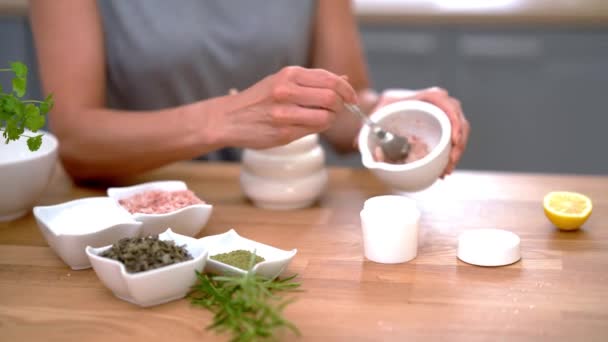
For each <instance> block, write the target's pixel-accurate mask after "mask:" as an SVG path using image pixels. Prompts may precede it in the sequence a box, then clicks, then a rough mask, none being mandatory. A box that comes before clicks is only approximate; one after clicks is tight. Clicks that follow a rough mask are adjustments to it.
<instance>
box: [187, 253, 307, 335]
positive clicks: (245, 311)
mask: <svg viewBox="0 0 608 342" xmlns="http://www.w3.org/2000/svg"><path fill="white" fill-rule="evenodd" d="M252 263H253V259H252ZM249 269H250V270H251V268H249ZM197 277H198V282H197V284H196V285H194V286H193V288H192V291H191V292H190V294H189V295H188V296H189V298H190V300H191V302H192V304H194V305H196V306H201V307H203V308H206V309H208V310H209V311H211V312H212V313H213V314H214V316H213V322H212V323H211V324H209V325H208V326H207V329H209V330H214V331H216V332H218V333H224V332H229V333H231V334H232V339H231V341H257V340H260V339H272V338H273V336H274V332H275V331H276V330H277V329H280V328H288V329H290V330H291V331H293V332H294V333H295V334H296V335H300V332H299V331H298V328H297V327H296V326H295V325H294V324H293V323H291V322H290V321H288V320H287V319H286V318H284V317H283V309H284V308H285V307H286V306H287V305H288V304H290V303H292V302H293V298H291V299H285V298H283V297H282V296H280V295H279V294H278V293H280V292H286V291H296V290H297V288H298V287H299V286H300V283H297V282H293V281H292V280H293V279H294V278H295V277H296V275H293V276H291V277H288V278H284V279H275V280H271V279H265V278H263V277H260V276H258V275H255V274H254V273H253V272H251V271H249V272H247V273H246V274H245V275H239V276H225V275H213V276H210V275H207V274H202V273H199V272H197Z"/></svg>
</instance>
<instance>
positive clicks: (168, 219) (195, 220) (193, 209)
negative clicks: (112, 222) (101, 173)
mask: <svg viewBox="0 0 608 342" xmlns="http://www.w3.org/2000/svg"><path fill="white" fill-rule="evenodd" d="M150 190H161V191H180V190H188V187H187V185H186V183H184V182H182V181H157V182H148V183H142V184H138V185H134V186H128V187H118V188H108V191H107V194H108V196H109V197H110V198H112V199H114V200H115V201H116V202H117V203H118V201H120V200H121V199H125V198H128V197H131V196H133V195H136V194H139V193H142V192H145V191H150ZM212 211H213V206H212V205H210V204H207V203H201V204H193V205H188V206H186V207H183V208H180V209H177V210H174V211H171V212H168V213H164V214H144V213H133V214H132V216H133V218H134V219H135V220H136V221H139V222H142V223H143V227H142V233H141V234H142V236H147V235H158V234H160V233H162V232H164V231H165V230H166V229H167V228H171V229H172V230H173V231H174V232H175V233H178V234H182V235H186V236H195V235H197V234H198V233H200V232H201V231H202V229H203V228H204V227H205V225H206V224H207V221H208V220H209V217H210V216H211V213H212Z"/></svg>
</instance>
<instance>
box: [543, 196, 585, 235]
mask: <svg viewBox="0 0 608 342" xmlns="http://www.w3.org/2000/svg"><path fill="white" fill-rule="evenodd" d="M543 208H544V209H545V215H547V218H549V221H551V222H552V223H553V224H554V225H555V226H556V227H557V228H559V229H563V230H575V229H578V228H580V226H582V225H583V223H585V221H587V219H588V218H589V215H591V210H592V208H593V205H592V204H591V199H590V198H589V197H587V196H585V195H583V194H580V193H576V192H568V191H553V192H550V193H548V194H547V195H545V198H544V199H543Z"/></svg>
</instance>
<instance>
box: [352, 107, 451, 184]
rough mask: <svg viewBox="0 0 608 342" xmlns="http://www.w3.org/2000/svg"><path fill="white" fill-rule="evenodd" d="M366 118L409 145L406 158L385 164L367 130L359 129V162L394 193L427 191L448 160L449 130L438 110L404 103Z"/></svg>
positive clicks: (379, 150) (443, 116) (372, 137)
mask: <svg viewBox="0 0 608 342" xmlns="http://www.w3.org/2000/svg"><path fill="white" fill-rule="evenodd" d="M370 118H371V119H372V120H373V121H374V122H376V123H378V124H379V125H380V126H382V127H383V128H385V129H386V130H388V131H389V132H391V133H394V134H398V135H401V136H403V137H407V138H408V141H409V142H410V152H409V154H408V155H407V157H406V158H404V159H403V160H397V161H389V160H386V158H384V156H383V153H382V150H381V149H380V147H379V146H378V142H377V140H376V138H375V137H374V135H373V134H371V131H370V129H369V127H367V126H364V127H363V128H362V129H361V131H360V132H359V137H358V144H359V151H360V152H361V161H362V163H363V165H364V166H365V167H366V168H368V169H370V170H371V171H372V172H373V173H374V174H375V175H376V176H377V177H378V178H379V179H380V180H381V181H382V182H384V183H385V184H387V185H388V186H390V187H391V188H392V189H393V190H395V191H401V192H415V191H420V190H424V189H426V188H428V187H429V186H431V185H432V184H433V183H434V182H435V181H436V180H437V179H438V178H439V176H441V174H442V173H443V171H444V170H445V167H446V166H447V164H448V161H449V157H450V150H451V132H452V127H451V125H450V121H449V119H448V117H447V115H446V114H445V112H443V111H442V110H441V109H440V108H439V107H437V106H435V105H432V104H430V103H427V102H423V101H417V100H405V101H399V102H395V103H392V104H389V105H387V106H384V107H382V108H380V109H379V110H377V111H376V112H374V113H372V115H371V116H370Z"/></svg>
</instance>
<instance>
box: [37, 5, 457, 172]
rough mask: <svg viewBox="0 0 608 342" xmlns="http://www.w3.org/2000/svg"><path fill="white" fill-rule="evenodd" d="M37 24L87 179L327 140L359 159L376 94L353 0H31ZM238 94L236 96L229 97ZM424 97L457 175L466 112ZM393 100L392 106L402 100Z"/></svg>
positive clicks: (68, 148)
mask: <svg viewBox="0 0 608 342" xmlns="http://www.w3.org/2000/svg"><path fill="white" fill-rule="evenodd" d="M30 18H31V23H32V28H33V33H34V39H35V44H36V49H37V53H38V60H39V66H40V72H41V78H42V85H43V88H44V90H45V91H46V92H53V93H54V96H55V100H56V102H55V108H54V111H53V113H52V114H51V117H50V126H51V129H52V130H53V132H54V133H55V134H56V135H57V137H58V138H59V139H60V141H61V145H60V156H61V159H62V161H63V164H64V167H65V168H66V170H67V171H68V172H69V173H70V174H71V175H72V176H73V177H74V178H76V179H104V178H112V177H118V176H123V175H128V174H133V173H137V172H142V171H146V170H150V169H153V168H156V167H159V166H162V165H165V164H167V163H170V162H174V161H178V160H184V159H192V158H195V157H198V156H200V155H207V156H208V158H210V159H213V158H230V157H231V156H230V155H229V154H230V150H226V149H224V148H227V147H241V148H244V147H246V148H267V147H272V146H277V145H280V144H285V143H287V142H290V141H292V140H294V139H297V138H299V137H302V136H304V135H307V134H310V133H317V132H322V133H323V135H324V136H325V138H326V139H327V140H328V141H330V142H331V143H332V144H333V145H334V146H335V147H336V148H337V149H338V150H344V151H346V150H349V149H352V142H353V139H354V137H355V135H356V133H357V131H358V129H359V127H360V123H359V122H358V120H357V118H356V117H355V116H354V115H352V114H350V113H348V112H346V110H345V109H344V105H343V104H344V103H359V104H360V105H361V106H362V107H363V108H366V109H368V110H370V109H372V108H373V107H375V106H381V105H383V104H384V103H385V102H386V99H384V100H383V99H380V101H377V100H376V99H375V98H374V96H368V95H369V94H370V91H369V90H368V87H369V82H368V76H367V71H366V66H365V60H364V56H363V53H362V49H361V46H360V43H359V36H358V32H357V26H356V22H355V19H354V17H353V14H352V9H351V7H350V1H348V0H336V1H312V0H292V1H286V0H264V1H259V2H256V1H197V0H180V1H172V2H169V1H164V0H130V1H120V0H100V1H98V2H96V1H95V0H55V1H45V0H33V1H31V3H30ZM231 88H236V89H239V90H240V91H239V92H237V93H236V94H228V91H229V89H231ZM415 98H418V99H421V100H425V101H429V102H432V103H434V104H435V105H437V106H439V107H441V108H442V109H443V110H444V111H445V112H446V113H447V114H448V116H449V118H450V121H451V123H452V125H453V128H454V129H453V132H454V133H453V136H452V143H453V145H454V148H453V150H452V155H451V160H450V164H449V165H448V167H447V168H446V170H445V174H449V173H450V172H451V171H452V170H453V169H454V167H455V165H456V163H457V162H458V160H459V159H460V156H461V154H462V152H463V150H464V148H465V146H466V140H467V137H468V131H469V125H468V123H467V121H466V119H465V117H464V115H463V113H462V110H461V108H460V104H459V102H458V101H457V100H456V99H454V98H452V97H450V96H449V95H448V93H447V92H446V91H445V90H442V89H439V88H432V89H427V90H423V91H420V92H418V93H417V94H416V95H415ZM393 100H394V99H393Z"/></svg>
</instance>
